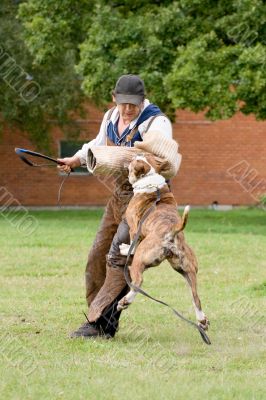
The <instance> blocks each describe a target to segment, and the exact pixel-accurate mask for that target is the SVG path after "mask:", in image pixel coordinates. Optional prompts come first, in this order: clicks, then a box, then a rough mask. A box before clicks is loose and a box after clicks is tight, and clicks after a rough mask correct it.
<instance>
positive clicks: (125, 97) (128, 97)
mask: <svg viewBox="0 0 266 400" xmlns="http://www.w3.org/2000/svg"><path fill="white" fill-rule="evenodd" d="M143 100H144V98H143V96H138V95H135V94H118V93H115V101H116V103H117V104H123V103H127V104H134V105H135V106H139V105H140V104H141V103H142V102H143Z"/></svg>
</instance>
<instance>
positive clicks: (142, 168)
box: [128, 153, 165, 185]
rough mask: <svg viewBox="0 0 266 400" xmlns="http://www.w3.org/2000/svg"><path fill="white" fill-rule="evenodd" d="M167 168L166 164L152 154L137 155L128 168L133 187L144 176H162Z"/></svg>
mask: <svg viewBox="0 0 266 400" xmlns="http://www.w3.org/2000/svg"><path fill="white" fill-rule="evenodd" d="M164 168H165V162H164V160H162V159H161V158H159V157H156V156H154V155H152V154H150V153H144V154H138V155H136V156H135V157H134V158H133V160H132V161H131V163H130V164H129V166H128V170H129V182H130V183H131V185H133V183H135V182H137V181H138V180H139V179H141V178H144V176H147V175H152V174H156V173H157V174H160V172H161V171H162V170H163V169H164Z"/></svg>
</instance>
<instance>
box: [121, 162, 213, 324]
mask: <svg viewBox="0 0 266 400" xmlns="http://www.w3.org/2000/svg"><path fill="white" fill-rule="evenodd" d="M161 168H162V164H160V163H159V164H158V162H157V161H156V158H155V157H153V156H152V155H150V154H145V155H141V156H137V157H135V158H134V159H133V161H132V162H131V163H130V165H129V181H130V183H131V184H132V186H133V189H134V196H133V197H132V199H131V200H130V202H129V205H128V208H127V211H126V220H127V223H128V225H129V228H130V238H131V241H132V240H133V238H134V236H135V235H136V232H137V230H138V226H139V222H140V220H141V218H142V216H143V214H144V213H145V211H146V210H148V209H149V208H150V207H151V206H152V204H154V202H155V200H156V191H157V188H160V197H161V198H160V202H159V203H158V204H157V205H156V208H155V210H154V211H152V212H151V213H150V214H149V215H148V217H147V218H146V219H145V221H144V222H143V224H142V228H141V236H140V242H139V244H138V246H137V248H136V251H135V254H134V257H133V261H132V264H131V266H130V277H131V280H132V284H133V285H135V286H137V287H140V286H141V284H142V281H143V272H144V270H145V269H146V268H149V267H155V266H157V265H159V264H160V263H161V262H162V261H164V260H165V259H166V260H167V261H168V262H169V263H170V265H171V266H172V267H173V269H174V270H175V271H177V272H179V273H180V274H181V275H183V277H184V278H185V279H186V281H187V283H188V285H189V286H190V289H191V292H192V299H193V305H194V308H195V313H196V318H197V321H198V325H200V326H201V327H202V328H203V329H205V330H207V329H208V325H209V321H208V319H207V317H206V315H205V314H204V312H203V311H202V308H201V302H200V299H199V296H198V293H197V278H196V275H197V271H198V263H197V259H196V256H195V254H194V252H193V250H192V249H191V248H190V247H189V246H188V244H187V243H186V242H185V237H184V233H183V232H182V231H183V229H184V227H185V225H186V221H187V217H188V212H189V207H186V208H185V210H184V214H183V216H182V218H180V216H179V215H178V212H177V204H176V201H175V199H174V196H173V194H172V193H171V192H170V191H169V188H168V185H167V183H166V182H165V179H164V178H163V177H162V175H160V174H159V173H160V171H161ZM129 247H130V246H129V245H127V244H122V245H121V246H120V251H121V254H123V255H127V254H128V250H129ZM136 294H137V292H136V291H134V290H133V289H131V290H130V291H129V293H128V294H127V295H126V296H124V297H123V298H122V299H121V300H120V301H119V303H118V306H117V308H118V310H122V309H125V308H127V307H128V306H129V304H131V303H132V302H133V300H134V298H135V296H136Z"/></svg>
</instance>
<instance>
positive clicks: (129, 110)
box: [113, 99, 143, 122]
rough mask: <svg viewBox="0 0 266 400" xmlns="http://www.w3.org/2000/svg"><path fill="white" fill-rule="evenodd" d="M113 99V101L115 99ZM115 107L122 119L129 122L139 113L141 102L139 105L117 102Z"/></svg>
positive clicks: (141, 106) (141, 107)
mask: <svg viewBox="0 0 266 400" xmlns="http://www.w3.org/2000/svg"><path fill="white" fill-rule="evenodd" d="M113 100H114V101H115V99H113ZM117 108H118V111H119V114H120V116H121V117H122V118H123V119H124V120H126V121H130V122H131V121H133V120H134V119H135V118H137V116H138V115H139V114H140V113H141V111H142V109H143V103H141V104H140V105H139V106H136V105H135V104H129V103H121V104H117Z"/></svg>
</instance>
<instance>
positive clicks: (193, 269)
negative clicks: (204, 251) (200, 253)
mask: <svg viewBox="0 0 266 400" xmlns="http://www.w3.org/2000/svg"><path fill="white" fill-rule="evenodd" d="M168 261H169V263H170V264H171V266H172V267H173V269H174V270H175V271H177V272H179V273H180V274H181V275H183V277H184V278H185V279H186V281H187V283H188V285H189V287H190V290H191V294H192V302H193V306H194V309H195V314H196V318H197V321H198V325H200V326H201V327H202V328H203V329H204V330H207V329H208V325H209V321H208V318H207V317H206V315H205V314H204V312H203V311H202V308H201V302H200V298H199V296H198V292H197V264H196V263H197V262H196V258H195V259H194V260H193V261H194V262H192V263H191V264H187V268H183V266H182V268H181V267H180V260H177V259H175V258H172V259H168ZM182 261H183V262H184V264H186V261H188V260H186V259H185V257H184V258H183V260H182ZM191 261H192V260H191Z"/></svg>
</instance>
